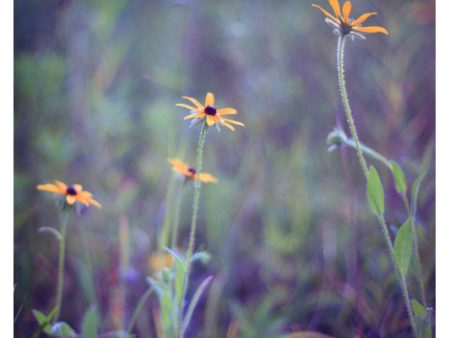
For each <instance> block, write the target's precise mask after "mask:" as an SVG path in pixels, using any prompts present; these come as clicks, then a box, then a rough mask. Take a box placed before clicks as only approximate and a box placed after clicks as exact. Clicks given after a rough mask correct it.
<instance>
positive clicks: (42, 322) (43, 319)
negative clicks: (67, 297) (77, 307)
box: [32, 310, 53, 334]
mask: <svg viewBox="0 0 450 338" xmlns="http://www.w3.org/2000/svg"><path fill="white" fill-rule="evenodd" d="M32 312H33V315H34V318H36V320H37V322H38V324H39V326H40V327H41V329H42V331H44V332H45V333H47V334H49V333H50V329H51V327H50V321H51V318H49V317H50V316H52V317H53V315H52V314H51V313H50V315H48V316H46V315H45V314H43V313H42V312H41V311H39V310H33V311H32Z"/></svg>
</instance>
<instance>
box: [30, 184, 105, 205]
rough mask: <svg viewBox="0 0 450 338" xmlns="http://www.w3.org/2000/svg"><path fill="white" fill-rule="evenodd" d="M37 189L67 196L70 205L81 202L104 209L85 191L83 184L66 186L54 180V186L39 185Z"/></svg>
mask: <svg viewBox="0 0 450 338" xmlns="http://www.w3.org/2000/svg"><path fill="white" fill-rule="evenodd" d="M37 189H38V190H42V191H49V192H52V193H55V194H58V195H63V196H66V202H67V204H69V205H73V204H75V202H79V203H81V204H83V205H85V206H90V205H93V206H94V207H96V208H101V207H102V206H101V204H100V203H98V202H97V201H96V200H94V199H93V198H92V194H91V193H90V192H89V191H86V190H83V186H82V185H81V184H72V185H66V184H65V183H63V182H61V181H58V180H54V181H53V184H51V183H50V184H39V185H38V186H37Z"/></svg>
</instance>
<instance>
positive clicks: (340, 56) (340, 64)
mask: <svg viewBox="0 0 450 338" xmlns="http://www.w3.org/2000/svg"><path fill="white" fill-rule="evenodd" d="M344 47H345V36H343V35H339V38H338V44H337V72H338V84H339V89H340V92H341V98H342V103H343V105H344V110H345V114H346V117H347V122H348V125H349V128H350V132H351V134H352V137H353V140H354V143H355V149H356V153H357V155H358V160H359V163H360V165H361V168H362V170H363V173H364V176H365V177H366V181H367V177H368V172H369V170H368V168H367V163H366V160H365V159H364V155H363V152H362V149H361V145H360V142H359V138H358V133H357V132H356V126H355V122H354V120H353V116H352V111H351V108H350V103H349V100H348V95H347V89H346V87H345V77H344ZM366 150H367V149H366ZM376 154H378V153H372V155H376ZM378 155H379V154H378ZM379 159H380V160H381V158H379ZM383 162H384V161H383ZM377 218H378V221H379V223H380V226H381V230H382V232H383V237H384V240H385V242H386V246H387V248H388V251H389V256H390V257H391V261H392V264H393V265H394V269H395V274H396V277H397V280H398V282H399V284H400V287H401V290H402V294H403V298H404V301H405V305H406V310H407V312H408V317H409V320H410V323H411V326H412V329H413V333H414V336H415V337H417V331H416V325H415V322H414V317H413V314H412V309H411V302H410V297H409V292H408V287H407V284H406V280H405V276H403V275H402V274H401V272H400V271H399V269H398V268H397V264H396V263H395V259H394V247H393V245H392V241H391V238H390V236H389V230H388V228H387V225H386V221H385V219H384V215H378V216H377Z"/></svg>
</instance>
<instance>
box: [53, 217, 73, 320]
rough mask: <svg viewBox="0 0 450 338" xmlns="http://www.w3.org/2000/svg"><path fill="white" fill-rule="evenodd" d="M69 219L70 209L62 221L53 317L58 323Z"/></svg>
mask: <svg viewBox="0 0 450 338" xmlns="http://www.w3.org/2000/svg"><path fill="white" fill-rule="evenodd" d="M68 220H69V211H63V218H62V221H61V230H60V235H61V238H60V240H59V261H58V285H57V289H56V305H55V316H54V317H53V323H56V322H57V321H58V319H59V315H60V313H61V305H62V296H63V287H64V258H65V252H66V230H67V223H68Z"/></svg>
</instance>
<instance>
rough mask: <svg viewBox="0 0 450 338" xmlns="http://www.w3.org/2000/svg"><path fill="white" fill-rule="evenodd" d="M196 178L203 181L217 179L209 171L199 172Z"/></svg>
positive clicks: (209, 181)
mask: <svg viewBox="0 0 450 338" xmlns="http://www.w3.org/2000/svg"><path fill="white" fill-rule="evenodd" d="M198 179H199V180H200V181H201V182H203V183H217V182H218V180H217V178H215V177H214V176H213V175H211V174H210V173H200V174H199V175H198Z"/></svg>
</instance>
